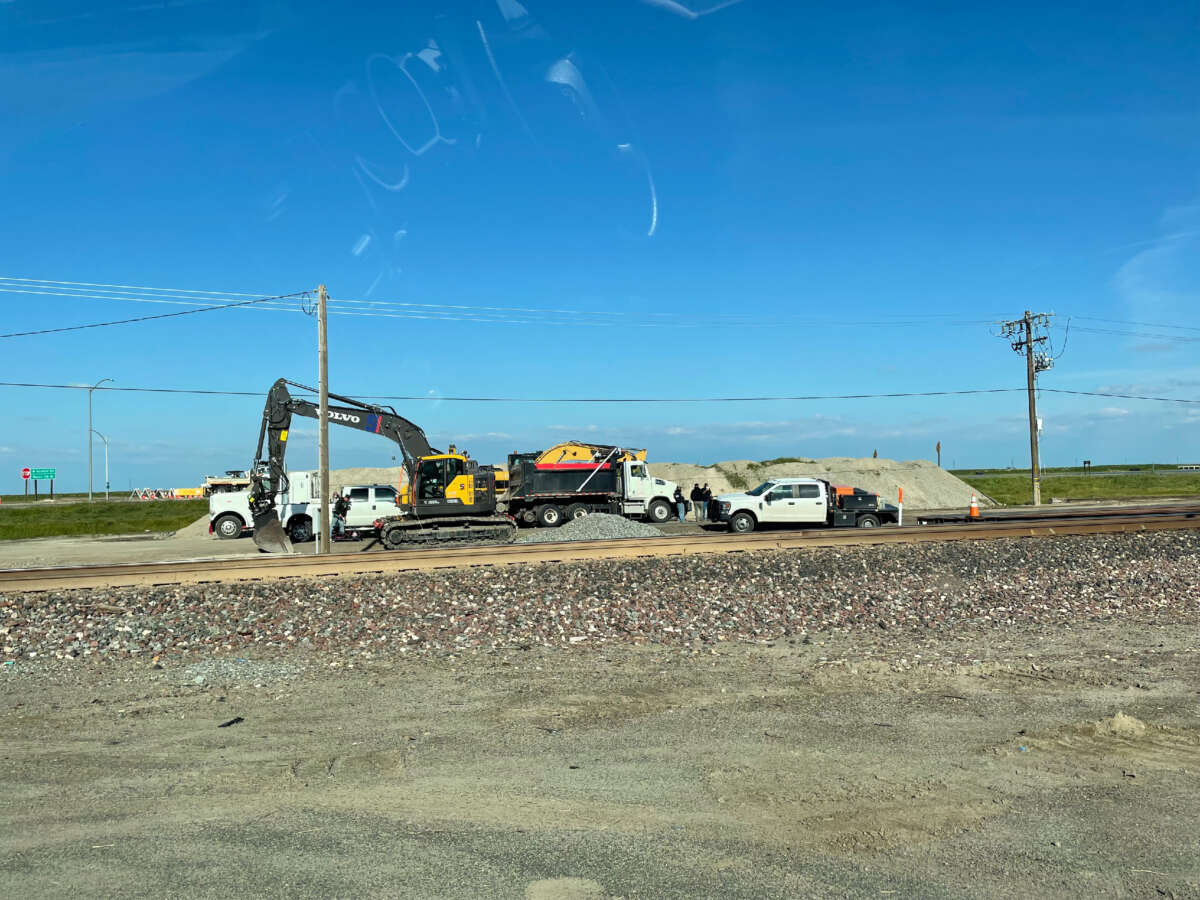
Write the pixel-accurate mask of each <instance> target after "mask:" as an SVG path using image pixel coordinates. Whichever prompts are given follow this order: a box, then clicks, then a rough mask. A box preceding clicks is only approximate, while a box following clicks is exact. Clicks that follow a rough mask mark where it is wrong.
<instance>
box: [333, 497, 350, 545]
mask: <svg viewBox="0 0 1200 900" xmlns="http://www.w3.org/2000/svg"><path fill="white" fill-rule="evenodd" d="M348 512H350V498H349V497H343V496H342V495H341V494H335V495H334V498H333V530H332V532H331V533H330V537H332V538H333V539H334V540H340V539H342V538H344V537H345V536H346V513H348Z"/></svg>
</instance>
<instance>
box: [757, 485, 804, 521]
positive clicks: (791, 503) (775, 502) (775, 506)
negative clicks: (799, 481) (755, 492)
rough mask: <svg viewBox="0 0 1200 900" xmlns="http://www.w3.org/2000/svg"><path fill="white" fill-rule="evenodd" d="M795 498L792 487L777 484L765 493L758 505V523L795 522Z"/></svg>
mask: <svg viewBox="0 0 1200 900" xmlns="http://www.w3.org/2000/svg"><path fill="white" fill-rule="evenodd" d="M795 516H796V498H795V495H794V493H793V492H792V485H790V484H777V485H775V486H774V487H773V488H771V489H770V490H768V491H766V492H765V493H764V494H763V496H762V500H761V502H760V503H759V510H758V520H759V521H760V522H795V521H797V520H796V518H795Z"/></svg>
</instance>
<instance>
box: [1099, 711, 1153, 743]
mask: <svg viewBox="0 0 1200 900" xmlns="http://www.w3.org/2000/svg"><path fill="white" fill-rule="evenodd" d="M1092 727H1093V730H1094V732H1095V734H1096V736H1097V737H1120V738H1137V737H1141V736H1142V735H1144V734H1145V733H1146V723H1145V722H1143V721H1142V720H1141V719H1135V718H1134V717H1133V716H1127V715H1125V713H1123V712H1119V713H1117V714H1116V715H1115V716H1109V717H1108V718H1107V719H1101V720H1100V721H1099V722H1097V723H1096V724H1095V725H1094V726H1092Z"/></svg>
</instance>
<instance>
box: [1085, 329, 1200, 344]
mask: <svg viewBox="0 0 1200 900" xmlns="http://www.w3.org/2000/svg"><path fill="white" fill-rule="evenodd" d="M1165 327H1168V328H1170V327H1172V326H1169V325H1168V326H1165ZM1075 330H1076V331H1082V332H1086V333H1087V334H1116V335H1123V336H1125V337H1137V338H1145V339H1146V340H1153V341H1171V342H1173V343H1176V344H1198V343H1200V337H1187V336H1185V335H1182V334H1148V333H1146V332H1144V331H1125V330H1122V329H1119V328H1085V327H1082V326H1076V327H1075Z"/></svg>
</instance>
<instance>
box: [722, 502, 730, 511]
mask: <svg viewBox="0 0 1200 900" xmlns="http://www.w3.org/2000/svg"><path fill="white" fill-rule="evenodd" d="M731 506H733V504H732V503H730V502H729V501H728V500H722V501H721V512H729V508H730V507H731Z"/></svg>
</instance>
